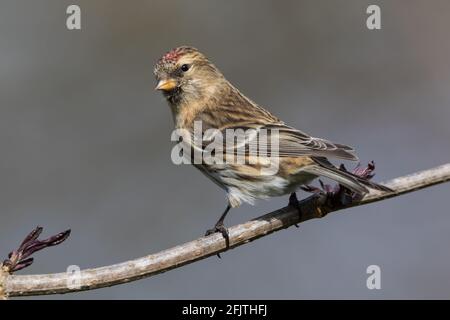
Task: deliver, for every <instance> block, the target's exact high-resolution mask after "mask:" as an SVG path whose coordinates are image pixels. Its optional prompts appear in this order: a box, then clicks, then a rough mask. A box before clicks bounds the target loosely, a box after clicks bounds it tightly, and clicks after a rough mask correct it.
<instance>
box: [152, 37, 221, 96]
mask: <svg viewBox="0 0 450 320" xmlns="http://www.w3.org/2000/svg"><path fill="white" fill-rule="evenodd" d="M154 73H155V76H156V81H157V85H156V88H155V89H157V90H161V91H162V93H163V95H164V96H165V97H166V98H167V100H168V101H169V102H170V103H172V104H179V103H180V102H182V101H185V102H188V101H195V100H197V101H198V100H199V99H203V98H208V96H209V95H212V94H214V90H215V88H217V87H218V86H219V85H220V83H221V82H222V81H224V78H223V76H222V74H221V73H220V71H219V70H218V69H217V68H216V67H215V66H214V65H213V64H212V63H211V62H210V61H209V60H208V59H207V58H206V57H205V55H203V54H202V53H200V52H199V51H198V50H197V49H195V48H192V47H188V46H183V47H178V48H175V49H173V50H171V51H169V52H167V53H166V54H165V55H164V56H162V57H161V58H160V59H159V60H158V62H157V63H156V66H155V69H154Z"/></svg>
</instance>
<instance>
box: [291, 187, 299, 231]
mask: <svg viewBox="0 0 450 320" xmlns="http://www.w3.org/2000/svg"><path fill="white" fill-rule="evenodd" d="M289 205H290V206H291V207H294V208H296V209H297V211H298V215H299V217H300V219H301V218H302V210H301V209H300V205H299V202H298V199H297V194H296V193H295V192H292V193H291V195H290V196H289ZM295 226H296V227H297V228H298V224H295Z"/></svg>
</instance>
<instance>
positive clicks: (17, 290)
mask: <svg viewBox="0 0 450 320" xmlns="http://www.w3.org/2000/svg"><path fill="white" fill-rule="evenodd" d="M447 181H450V163H447V164H445V165H442V166H439V167H435V168H432V169H428V170H424V171H421V172H417V173H414V174H411V175H407V176H403V177H399V178H395V179H393V180H390V181H388V182H385V183H384V185H386V186H388V187H389V188H391V189H393V190H394V192H388V193H387V192H380V191H371V192H370V193H369V194H367V195H366V196H365V197H364V198H363V199H362V200H361V201H358V202H355V203H351V204H350V205H347V206H341V207H330V205H329V204H328V203H327V197H326V196H324V195H312V196H310V197H308V198H306V199H304V200H302V201H300V203H299V205H300V209H301V212H302V214H301V216H300V215H299V214H298V211H297V209H296V208H292V207H289V206H287V207H284V208H281V209H279V210H276V211H274V212H271V213H268V214H265V215H263V216H260V217H258V218H256V219H253V220H251V221H248V222H246V223H243V224H240V225H236V226H233V227H230V228H229V229H228V231H229V234H230V248H235V247H238V246H241V245H243V244H245V243H248V242H250V241H253V240H255V239H258V238H260V237H263V236H266V235H268V234H270V233H272V232H275V231H279V230H282V229H285V228H288V227H290V226H292V225H295V224H298V223H301V222H304V221H307V220H310V219H314V218H322V217H323V216H325V215H326V214H327V213H330V212H333V211H338V210H341V209H345V208H349V207H354V206H361V205H365V204H368V203H372V202H375V201H381V200H385V199H388V198H392V197H396V196H399V195H402V194H405V193H409V192H413V191H417V190H419V189H422V188H427V187H430V186H432V185H436V184H439V183H444V182H447ZM225 250H226V245H225V240H224V239H223V237H222V235H221V234H214V235H211V236H208V237H201V238H199V239H197V240H194V241H191V242H187V243H184V244H181V245H178V246H176V247H173V248H170V249H167V250H164V251H161V252H158V253H155V254H151V255H148V256H145V257H141V258H138V259H135V260H130V261H126V262H122V263H118V264H114V265H110V266H104V267H100V268H94V269H86V270H82V271H81V273H80V275H79V286H78V287H74V286H72V285H70V284H73V281H74V278H73V276H72V275H70V274H67V273H56V274H42V275H10V274H6V273H5V272H4V271H2V268H0V298H1V295H2V291H3V294H4V295H5V296H9V297H14V296H32V295H45V294H61V293H68V292H76V291H82V290H92V289H97V288H102V287H108V286H113V285H118V284H121V283H127V282H131V281H136V280H139V279H141V278H144V277H150V276H152V275H155V274H158V273H162V272H166V271H168V270H171V269H174V268H179V267H181V266H183V265H186V264H189V263H193V262H195V261H197V260H201V259H205V258H207V257H209V256H212V255H216V254H217V253H220V252H222V251H225ZM68 284H69V286H68Z"/></svg>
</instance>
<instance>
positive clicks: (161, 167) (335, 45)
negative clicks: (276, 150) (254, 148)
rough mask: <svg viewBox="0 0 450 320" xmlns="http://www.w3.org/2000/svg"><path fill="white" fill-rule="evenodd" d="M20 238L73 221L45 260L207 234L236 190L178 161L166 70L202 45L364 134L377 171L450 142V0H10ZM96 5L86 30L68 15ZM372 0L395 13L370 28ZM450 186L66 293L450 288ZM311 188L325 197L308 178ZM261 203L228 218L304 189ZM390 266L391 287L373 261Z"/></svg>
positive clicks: (13, 221) (3, 112) (4, 73)
mask: <svg viewBox="0 0 450 320" xmlns="http://www.w3.org/2000/svg"><path fill="white" fill-rule="evenodd" d="M0 3H1V4H0V40H1V41H0V150H1V157H0V177H1V178H0V215H1V222H0V253H1V256H2V258H3V257H5V256H6V254H7V253H8V251H9V250H10V249H13V248H15V247H17V245H18V244H19V243H20V241H21V240H22V239H23V237H24V236H25V234H27V233H28V232H29V231H30V230H31V229H32V228H34V227H35V226H36V225H42V226H44V227H45V231H44V236H48V235H50V234H54V233H57V232H59V231H61V230H64V229H66V228H71V229H72V235H71V237H70V239H69V240H68V241H67V242H66V243H64V244H63V245H61V246H59V247H55V248H51V249H47V250H45V251H43V252H41V253H38V254H37V255H36V261H35V263H34V264H33V266H32V267H30V268H28V269H26V270H24V271H21V272H20V274H25V273H52V272H61V271H64V270H65V269H66V267H67V266H68V265H71V264H76V265H79V266H80V267H81V268H89V267H95V266H102V265H107V264H112V263H116V262H121V261H124V260H128V259H132V258H136V257H140V256H143V255H146V254H149V253H153V252H157V251H159V250H162V249H165V248H169V247H171V246H174V245H177V244H180V243H183V242H185V241H189V240H193V239H195V238H197V237H198V236H200V235H202V234H203V233H204V232H205V230H206V229H208V228H210V227H211V226H212V225H213V224H214V222H215V221H216V220H217V218H218V216H219V214H220V213H221V212H222V210H223V208H224V206H225V204H226V203H225V195H224V194H223V192H222V190H220V189H219V188H218V187H216V186H215V185H214V184H213V183H212V182H210V181H209V180H208V179H207V178H206V177H204V176H203V175H201V174H200V173H199V172H197V170H195V169H194V168H192V167H190V166H187V165H183V166H175V165H174V164H173V163H172V162H171V160H170V151H171V148H172V142H171V141H170V133H171V131H172V119H171V115H170V112H169V109H168V107H167V106H166V103H165V101H164V100H163V98H162V97H161V95H160V94H159V93H158V92H155V91H154V90H153V87H154V85H155V80H154V78H153V74H152V70H153V65H154V63H155V62H156V60H157V59H158V58H159V57H160V56H161V55H162V54H163V53H165V52H166V51H168V50H169V49H171V48H173V47H176V46H179V45H183V44H188V45H193V46H196V47H198V48H199V49H200V50H201V51H203V52H205V53H206V54H207V55H208V56H209V57H210V59H211V60H212V61H213V62H214V63H215V64H216V65H217V66H218V67H219V68H220V69H221V70H222V71H223V73H224V74H225V75H226V76H227V78H228V79H229V80H230V81H231V82H233V83H234V84H235V85H236V86H237V87H238V88H240V89H241V90H242V91H243V92H244V93H245V94H246V95H248V96H249V97H251V98H252V99H254V100H255V101H256V102H258V103H260V104H262V105H263V106H266V107H267V108H268V109H269V110H271V111H272V112H273V113H275V114H276V115H278V116H279V117H280V118H282V119H284V120H285V121H286V122H288V123H289V124H290V125H292V126H295V127H298V128H301V129H302V130H304V131H306V132H308V133H310V134H312V135H316V136H320V137H324V138H328V139H331V140H334V141H337V142H342V143H347V144H350V145H353V146H355V147H356V149H357V151H358V154H359V156H360V158H361V160H362V161H363V162H364V163H365V162H367V161H370V160H372V159H373V160H375V162H376V164H377V176H376V178H375V179H376V181H382V180H386V179H389V178H392V177H396V176H401V175H404V174H408V173H411V172H414V171H418V170H421V169H426V168H430V167H433V166H436V165H439V164H443V163H446V162H448V161H449V159H450V142H449V141H450V126H449V119H450V90H449V87H450V41H449V36H448V30H449V28H450V19H449V18H450V16H449V15H450V2H449V1H447V0H441V1H436V0H433V1H411V0H397V1H375V0H374V1H361V0H352V1H331V0H329V1H317V0H310V1H256V0H254V1H238V0H233V1H218V0H215V1H210V0H208V1H207V0H201V1H181V0H180V1H167V0H164V1H106V0H96V1H59V0H58V1H56V0H53V1H50V0H49V1H44V0H40V1H24V0H6V1H5V0H1V2H0ZM72 3H75V4H78V5H80V6H81V10H82V30H81V31H68V30H67V29H66V17H67V15H66V13H65V11H66V8H67V6H68V5H69V4H72ZM369 4H378V5H380V6H381V10H382V29H381V30H379V31H369V30H368V29H367V28H366V18H367V15H366V13H365V11H366V8H367V6H368V5H369ZM449 191H450V184H447V185H441V186H436V187H432V188H429V189H426V190H423V191H420V192H416V193H413V194H410V195H406V196H402V197H399V198H395V199H391V200H387V201H383V202H381V203H376V204H372V205H369V206H364V207H359V208H353V209H350V210H346V211H344V212H342V213H340V214H333V215H330V216H328V217H327V218H325V219H322V220H315V221H310V222H307V223H304V224H302V225H301V226H300V228H299V229H296V228H290V229H288V230H286V231H282V232H277V233H276V234H273V235H271V236H268V237H265V238H263V239H260V240H258V241H256V242H252V243H251V244H249V245H246V246H243V247H240V248H238V249H236V250H232V251H230V252H227V253H225V254H223V259H222V260H219V259H217V258H215V257H212V258H209V259H206V260H203V261H200V262H197V263H194V264H192V265H188V266H185V267H182V268H180V269H176V270H173V271H170V272H167V273H164V274H161V275H157V276H155V277H152V278H149V279H145V280H141V281H138V282H135V283H131V284H126V285H121V286H116V287H112V288H106V289H101V290H96V291H90V292H84V293H76V294H68V295H65V296H56V297H50V298H63V299H75V298H85V299H100V298H106V299H119V298H137V299H172V298H177V299H184V298H186V299H190V298H194V299H196V298H212V299H216V298H217V299H232V298H236V299H240V298H256V299H259V298H261V299H266V298H267V299H299V298H332V299H334V298H344V299H345V298H368V299H378V298H449V297H450V274H449V272H450V252H449V243H450V212H449V209H448V197H449V195H450V194H449ZM299 196H301V197H303V196H305V194H304V193H301V194H300V195H299ZM287 200H288V199H287V197H283V198H274V199H272V200H270V201H261V202H259V203H257V206H255V207H250V206H248V205H244V206H243V207H241V208H240V209H238V210H234V211H232V213H231V214H230V217H229V219H228V220H227V224H228V225H232V224H236V223H240V222H244V221H246V220H248V219H251V218H254V217H256V216H258V215H261V214H263V213H266V212H269V211H271V210H274V209H277V208H279V207H281V206H284V205H286V203H287ZM371 264H377V265H379V266H380V267H381V272H382V273H381V277H382V278H381V286H382V289H381V290H368V289H367V288H366V278H367V274H366V268H367V266H368V265H371Z"/></svg>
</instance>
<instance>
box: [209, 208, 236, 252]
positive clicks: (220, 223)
mask: <svg viewBox="0 0 450 320" xmlns="http://www.w3.org/2000/svg"><path fill="white" fill-rule="evenodd" d="M230 209H231V206H230V205H228V206H227V208H226V209H225V211H224V212H223V213H222V215H221V216H220V218H219V220H218V221H217V222H216V224H215V225H214V227H213V228H212V229H209V230H208V231H206V234H205V236H209V235H211V234H214V233H216V232H220V233H222V236H223V237H224V238H225V242H226V244H227V249H228V248H229V247H230V236H229V234H228V230H227V228H225V227H224V225H223V220H225V217H226V216H227V213H228V211H230ZM218 256H219V258H220V255H219V254H218Z"/></svg>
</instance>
